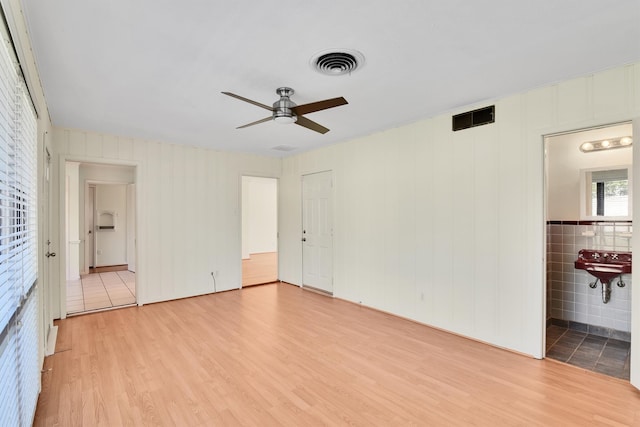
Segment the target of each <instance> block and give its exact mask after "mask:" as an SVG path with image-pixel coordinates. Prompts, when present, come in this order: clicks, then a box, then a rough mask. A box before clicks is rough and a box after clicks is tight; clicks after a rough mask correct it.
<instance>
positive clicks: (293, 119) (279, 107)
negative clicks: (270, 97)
mask: <svg viewBox="0 0 640 427" xmlns="http://www.w3.org/2000/svg"><path fill="white" fill-rule="evenodd" d="M222 93H223V94H225V95H227V96H230V97H232V98H236V99H239V100H241V101H244V102H248V103H249V104H253V105H255V106H257V107H260V108H264V109H265V110H269V111H271V116H270V117H266V118H264V119H260V120H256V121H255V122H251V123H247V124H246V125H243V126H238V127H237V129H244V128H246V127H249V126H253V125H257V124H260V123H264V122H268V121H270V120H273V121H275V122H277V123H282V124H290V123H295V124H297V125H299V126H302V127H305V128H307V129H310V130H312V131H315V132H318V133H321V134H325V133H327V132H329V129H328V128H326V127H324V126H322V125H321V124H319V123H316V122H314V121H313V120H309V119H307V118H306V117H304V116H303V114H309V113H315V112H316V111H321V110H326V109H329V108H334V107H339V106H340V105H345V104H348V102H347V100H346V99H344V98H343V97H339V98H331V99H325V100H324V101H318V102H311V103H309V104H302V105H296V103H295V102H293V101H291V99H290V96H291V95H293V94H294V93H295V92H294V90H293V89H291V88H290V87H279V88H278V89H277V90H276V93H277V94H278V95H280V99H279V100H278V101H276V102H274V103H273V106H272V107H269V106H268V105H265V104H262V103H260V102H257V101H253V100H251V99H248V98H245V97H243V96H240V95H236V94H235V93H231V92H222Z"/></svg>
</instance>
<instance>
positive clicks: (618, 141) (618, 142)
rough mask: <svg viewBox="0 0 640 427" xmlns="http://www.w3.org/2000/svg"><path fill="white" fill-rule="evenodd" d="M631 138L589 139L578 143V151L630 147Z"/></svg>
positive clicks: (590, 151) (585, 151)
mask: <svg viewBox="0 0 640 427" xmlns="http://www.w3.org/2000/svg"><path fill="white" fill-rule="evenodd" d="M631 144H633V139H632V138H631V137H630V136H623V137H622V138H610V139H601V140H599V141H589V142H583V143H582V144H580V151H582V152H583V153H592V152H594V151H601V150H610V149H612V148H624V147H631Z"/></svg>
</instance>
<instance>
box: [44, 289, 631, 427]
mask: <svg viewBox="0 0 640 427" xmlns="http://www.w3.org/2000/svg"><path fill="white" fill-rule="evenodd" d="M57 324H58V326H59V334H58V336H59V341H58V346H57V347H58V348H57V350H56V353H55V354H54V355H53V356H50V357H48V358H47V359H46V360H45V369H44V373H43V387H42V392H41V395H40V399H39V402H38V408H37V413H36V418H35V423H34V424H35V425H37V426H44V425H70V426H74V425H260V426H263V425H284V426H287V425H291V426H300V425H320V424H327V425H362V426H372V425H384V426H389V425H393V426H396V425H563V426H566V425H581V426H584V425H640V392H639V391H637V390H636V389H634V388H633V387H632V386H631V385H630V384H629V383H628V382H625V381H623V380H619V379H615V378H610V377H606V376H604V375H601V374H598V373H594V372H590V371H586V370H583V369H580V368H577V367H574V366H569V365H565V364H562V363H559V362H556V361H552V360H542V361H541V360H535V359H532V358H529V357H526V356H522V355H518V354H514V353H511V352H508V351H505V350H502V349H498V348H495V347H491V346H488V345H485V344H482V343H478V342H474V341H471V340H468V339H464V338H461V337H458V336H454V335H451V334H448V333H446V332H443V331H439V330H436V329H432V328H429V327H427V326H423V325H420V324H417V323H413V322H410V321H407V320H404V319H400V318H396V317H394V316H390V315H388V314H385V313H381V312H377V311H375V310H370V309H366V308H364V307H360V306H358V305H355V304H350V303H347V302H345V301H341V300H338V299H333V298H330V297H327V296H323V295H319V294H316V293H313V292H308V291H304V290H302V289H300V288H298V287H295V286H292V285H287V284H271V285H265V286H259V287H250V288H247V289H242V290H238V291H230V292H223V293H218V294H212V295H207V296H202V297H196V298H188V299H183V300H178V301H171V302H166V303H158V304H151V305H145V306H142V307H131V308H125V309H121V310H115V311H108V312H101V313H95V314H89V315H85V316H79V317H73V318H68V319H65V320H63V321H59V322H57Z"/></svg>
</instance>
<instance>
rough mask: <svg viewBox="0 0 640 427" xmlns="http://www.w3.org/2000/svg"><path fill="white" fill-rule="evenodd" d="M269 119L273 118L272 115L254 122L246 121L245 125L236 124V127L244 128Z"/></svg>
mask: <svg viewBox="0 0 640 427" xmlns="http://www.w3.org/2000/svg"><path fill="white" fill-rule="evenodd" d="M269 120H273V117H272V116H269V117H266V118H264V119H260V120H256V121H255V122H251V123H247V124H246V125H242V126H238V127H237V128H236V129H244V128H248V127H249V126H253V125H259V124H260V123H264V122H268V121H269Z"/></svg>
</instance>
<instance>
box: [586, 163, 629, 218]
mask: <svg viewBox="0 0 640 427" xmlns="http://www.w3.org/2000/svg"><path fill="white" fill-rule="evenodd" d="M631 177H632V173H631V166H630V165H624V166H614V167H607V168H593V169H582V170H581V171H580V219H583V220H630V219H631V206H632V200H631V198H632V180H631Z"/></svg>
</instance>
